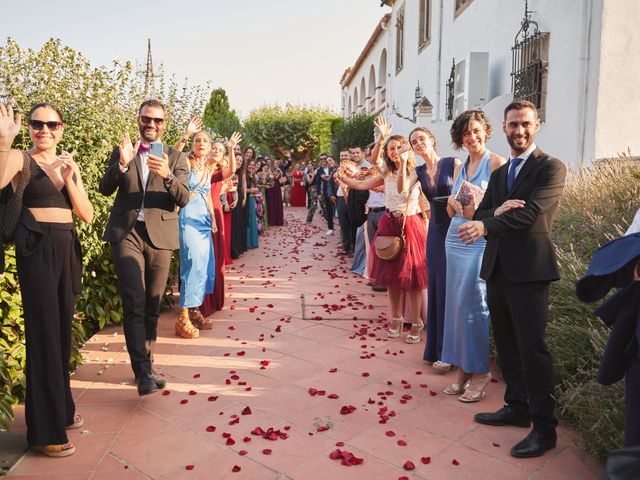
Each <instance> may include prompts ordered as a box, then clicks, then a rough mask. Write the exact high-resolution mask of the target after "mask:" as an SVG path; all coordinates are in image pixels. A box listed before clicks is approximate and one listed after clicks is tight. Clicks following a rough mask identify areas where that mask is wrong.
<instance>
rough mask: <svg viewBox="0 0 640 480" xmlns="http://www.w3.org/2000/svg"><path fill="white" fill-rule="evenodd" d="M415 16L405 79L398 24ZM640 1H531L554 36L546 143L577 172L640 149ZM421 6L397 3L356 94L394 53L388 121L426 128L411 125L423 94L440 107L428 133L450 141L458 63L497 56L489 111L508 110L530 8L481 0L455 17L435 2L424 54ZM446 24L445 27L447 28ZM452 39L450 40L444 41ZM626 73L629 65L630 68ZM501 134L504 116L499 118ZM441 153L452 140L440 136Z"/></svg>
mask: <svg viewBox="0 0 640 480" xmlns="http://www.w3.org/2000/svg"><path fill="white" fill-rule="evenodd" d="M403 7H404V9H405V53H404V57H405V61H404V67H403V68H402V70H401V71H400V72H398V73H397V74H396V68H395V67H396V66H395V58H396V54H395V43H396V42H395V24H396V19H397V13H398V10H399V9H400V8H403ZM637 7H638V1H637V0H530V1H529V8H530V9H531V10H533V11H534V13H533V15H532V19H533V20H535V21H537V22H538V24H539V27H540V31H543V32H549V33H550V41H549V75H548V87H547V99H546V104H547V111H546V121H545V122H544V123H543V125H542V128H541V130H540V132H539V133H538V137H537V143H538V144H540V146H541V147H542V148H543V149H545V150H546V151H547V152H549V153H550V154H553V155H555V156H557V157H558V158H561V159H562V160H564V161H565V162H567V163H568V164H570V165H573V166H580V165H583V164H588V163H589V162H591V161H592V160H593V159H596V158H602V157H611V156H615V154H616V153H617V152H619V151H623V150H626V149H627V147H629V148H631V150H632V153H635V154H638V152H639V151H640V135H636V134H635V132H634V131H633V130H632V129H633V128H634V126H635V122H634V120H635V116H637V113H636V112H637V111H638V110H639V109H640V108H639V107H640V89H639V88H638V87H637V85H639V84H640V55H638V53H637V52H639V51H640V31H639V30H638V29H637V27H636V26H635V22H632V21H630V19H632V18H638V12H637ZM418 11H419V0H401V1H396V2H395V3H394V5H393V7H392V16H391V19H390V21H389V22H388V23H389V28H388V29H387V31H386V32H384V33H383V34H382V35H381V36H380V37H379V39H378V41H377V43H376V45H375V46H374V48H373V49H372V50H371V53H370V54H369V56H368V58H367V59H366V61H365V62H363V64H362V66H361V67H360V70H361V71H360V72H358V74H357V75H356V76H355V77H354V79H353V80H352V82H351V84H350V85H349V86H348V88H347V89H348V90H349V91H352V90H353V88H355V86H356V85H358V88H359V82H360V79H361V78H362V75H365V78H368V74H367V72H368V71H369V68H370V66H371V65H372V64H373V65H374V66H375V68H376V72H377V71H378V68H379V61H380V52H381V51H382V48H383V47H385V46H386V48H387V55H388V67H387V70H388V75H389V76H388V82H387V110H386V115H387V116H388V117H389V119H390V121H391V122H392V123H394V125H395V131H396V132H398V133H405V134H406V133H408V132H409V131H410V130H411V129H413V128H414V127H415V126H416V124H415V123H413V122H411V121H410V120H407V119H403V118H401V117H411V116H412V113H413V108H412V104H413V102H414V100H415V98H414V92H415V88H416V86H417V84H418V82H419V83H420V86H421V87H422V89H423V94H424V95H425V96H426V97H427V98H428V99H429V100H430V101H431V103H432V104H433V105H434V108H433V116H432V117H431V121H430V122H427V123H428V124H427V125H424V126H426V127H428V128H430V129H432V130H434V131H438V132H440V133H439V134H438V137H440V136H442V135H446V136H447V137H448V126H447V125H449V124H450V122H445V121H444V118H445V116H446V82H447V80H448V78H449V74H450V69H451V63H452V59H453V58H455V59H456V62H457V61H459V60H460V59H463V58H467V57H468V54H469V53H470V52H489V98H490V99H499V101H497V102H492V101H491V100H490V101H489V104H487V105H485V107H484V108H485V109H489V108H495V106H496V105H498V104H499V105H503V104H504V105H503V107H504V106H505V105H506V103H508V101H507V102H506V103H505V99H507V98H508V97H509V95H510V92H511V76H510V73H511V48H512V46H513V44H514V39H515V35H516V33H517V31H518V29H519V28H520V22H521V21H522V18H523V16H524V0H474V1H473V2H472V3H471V4H470V5H469V6H468V7H467V8H466V9H465V10H464V11H463V12H462V13H461V14H460V15H459V16H458V17H454V2H453V1H452V0H432V11H431V42H430V44H429V45H428V46H427V47H426V48H425V49H423V50H422V51H421V52H418V34H419V32H418V22H419V19H418ZM441 19H442V22H441V21H440V20H441ZM440 31H442V40H441V39H440ZM623 66H624V67H623ZM493 117H495V115H491V116H490V118H491V119H492V120H493V123H494V128H498V129H499V127H500V126H501V122H502V117H501V115H500V118H499V119H497V118H493ZM439 142H440V144H441V145H445V144H448V138H439Z"/></svg>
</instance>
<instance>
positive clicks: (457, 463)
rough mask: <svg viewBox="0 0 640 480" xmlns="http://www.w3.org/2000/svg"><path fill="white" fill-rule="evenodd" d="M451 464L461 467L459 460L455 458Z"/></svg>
mask: <svg viewBox="0 0 640 480" xmlns="http://www.w3.org/2000/svg"><path fill="white" fill-rule="evenodd" d="M451 463H452V464H453V465H456V466H457V465H460V462H459V461H458V460H456V459H455V458H454V459H453V460H451Z"/></svg>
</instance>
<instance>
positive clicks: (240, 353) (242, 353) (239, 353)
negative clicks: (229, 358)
mask: <svg viewBox="0 0 640 480" xmlns="http://www.w3.org/2000/svg"><path fill="white" fill-rule="evenodd" d="M245 353H247V352H245V351H244V350H242V351H240V352H238V353H236V355H237V356H239V357H244V355H245Z"/></svg>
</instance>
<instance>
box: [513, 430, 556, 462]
mask: <svg viewBox="0 0 640 480" xmlns="http://www.w3.org/2000/svg"><path fill="white" fill-rule="evenodd" d="M557 440H558V436H557V435H556V433H555V432H553V433H552V434H547V435H544V434H543V433H542V432H540V431H539V430H536V429H535V428H534V429H533V430H531V433H529V435H527V436H526V437H524V439H523V440H520V441H519V442H518V443H516V444H515V445H514V446H513V448H512V449H511V455H512V456H514V457H516V458H533V457H540V456H542V455H544V452H546V451H547V450H551V449H552V448H555V447H556V441H557Z"/></svg>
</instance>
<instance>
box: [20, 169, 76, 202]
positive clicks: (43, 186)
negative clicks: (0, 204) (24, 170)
mask: <svg viewBox="0 0 640 480" xmlns="http://www.w3.org/2000/svg"><path fill="white" fill-rule="evenodd" d="M30 169H31V177H30V178H29V183H28V184H27V186H26V187H25V189H24V195H23V197H22V204H23V205H24V206H25V207H27V208H66V209H69V210H71V199H70V198H69V192H67V187H66V186H64V187H62V190H58V189H57V187H56V186H55V184H54V183H53V182H52V181H51V179H50V178H49V177H48V175H47V174H46V173H45V172H44V170H42V168H41V167H40V165H38V163H37V162H36V161H35V160H34V159H33V157H31V165H30Z"/></svg>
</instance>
